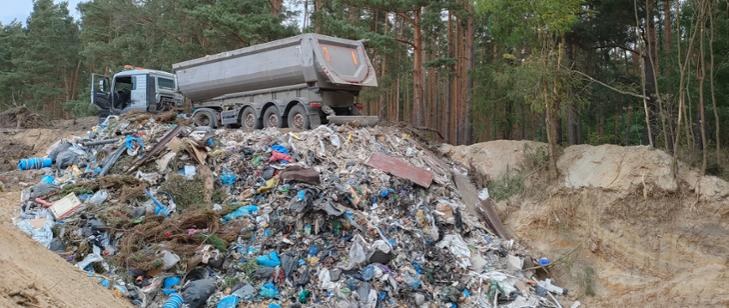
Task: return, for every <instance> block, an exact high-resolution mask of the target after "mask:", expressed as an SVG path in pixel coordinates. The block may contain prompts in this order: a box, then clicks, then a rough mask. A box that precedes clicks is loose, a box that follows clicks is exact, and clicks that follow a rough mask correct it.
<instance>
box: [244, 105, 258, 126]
mask: <svg viewBox="0 0 729 308" xmlns="http://www.w3.org/2000/svg"><path fill="white" fill-rule="evenodd" d="M240 127H242V128H243V129H245V130H254V129H259V128H261V121H259V120H258V118H257V117H256V112H255V111H254V110H253V108H251V107H246V108H243V112H241V114H240Z"/></svg>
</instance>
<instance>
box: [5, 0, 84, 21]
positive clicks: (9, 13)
mask: <svg viewBox="0 0 729 308" xmlns="http://www.w3.org/2000/svg"><path fill="white" fill-rule="evenodd" d="M53 2H56V3H59V2H62V1H60V0H54V1H53ZM67 2H68V10H69V12H70V13H71V16H73V18H75V19H77V20H78V16H79V13H78V11H77V10H76V5H78V3H79V2H85V1H83V0H67ZM31 11H33V0H0V23H2V24H4V25H6V24H9V23H10V22H12V21H13V20H18V21H20V22H23V23H25V21H26V20H27V19H28V16H30V12H31Z"/></svg>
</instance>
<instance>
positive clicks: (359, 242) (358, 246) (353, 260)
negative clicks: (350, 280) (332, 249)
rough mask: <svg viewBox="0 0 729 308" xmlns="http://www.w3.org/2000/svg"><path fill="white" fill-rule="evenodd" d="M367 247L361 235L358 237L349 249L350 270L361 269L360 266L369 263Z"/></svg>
mask: <svg viewBox="0 0 729 308" xmlns="http://www.w3.org/2000/svg"><path fill="white" fill-rule="evenodd" d="M365 246H367V242H365V240H364V238H362V236H360V235H359V234H358V235H356V236H355V237H354V239H353V241H352V247H350V248H349V268H350V269H352V268H356V267H359V265H360V264H362V263H364V262H365V261H367V256H366V255H365Z"/></svg>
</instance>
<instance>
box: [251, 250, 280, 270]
mask: <svg viewBox="0 0 729 308" xmlns="http://www.w3.org/2000/svg"><path fill="white" fill-rule="evenodd" d="M256 263H257V264H258V265H262V266H266V267H276V266H279V265H281V259H280V258H279V257H278V253H276V252H275V251H272V252H270V253H269V254H267V255H263V256H258V257H256Z"/></svg>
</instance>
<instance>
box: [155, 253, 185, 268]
mask: <svg viewBox="0 0 729 308" xmlns="http://www.w3.org/2000/svg"><path fill="white" fill-rule="evenodd" d="M158 255H159V257H160V258H161V259H162V270H165V271H166V270H168V269H171V268H172V267H173V266H175V265H176V264H177V262H180V256H178V255H176V254H175V253H174V252H171V251H169V250H162V251H160V252H159V254H158Z"/></svg>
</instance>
